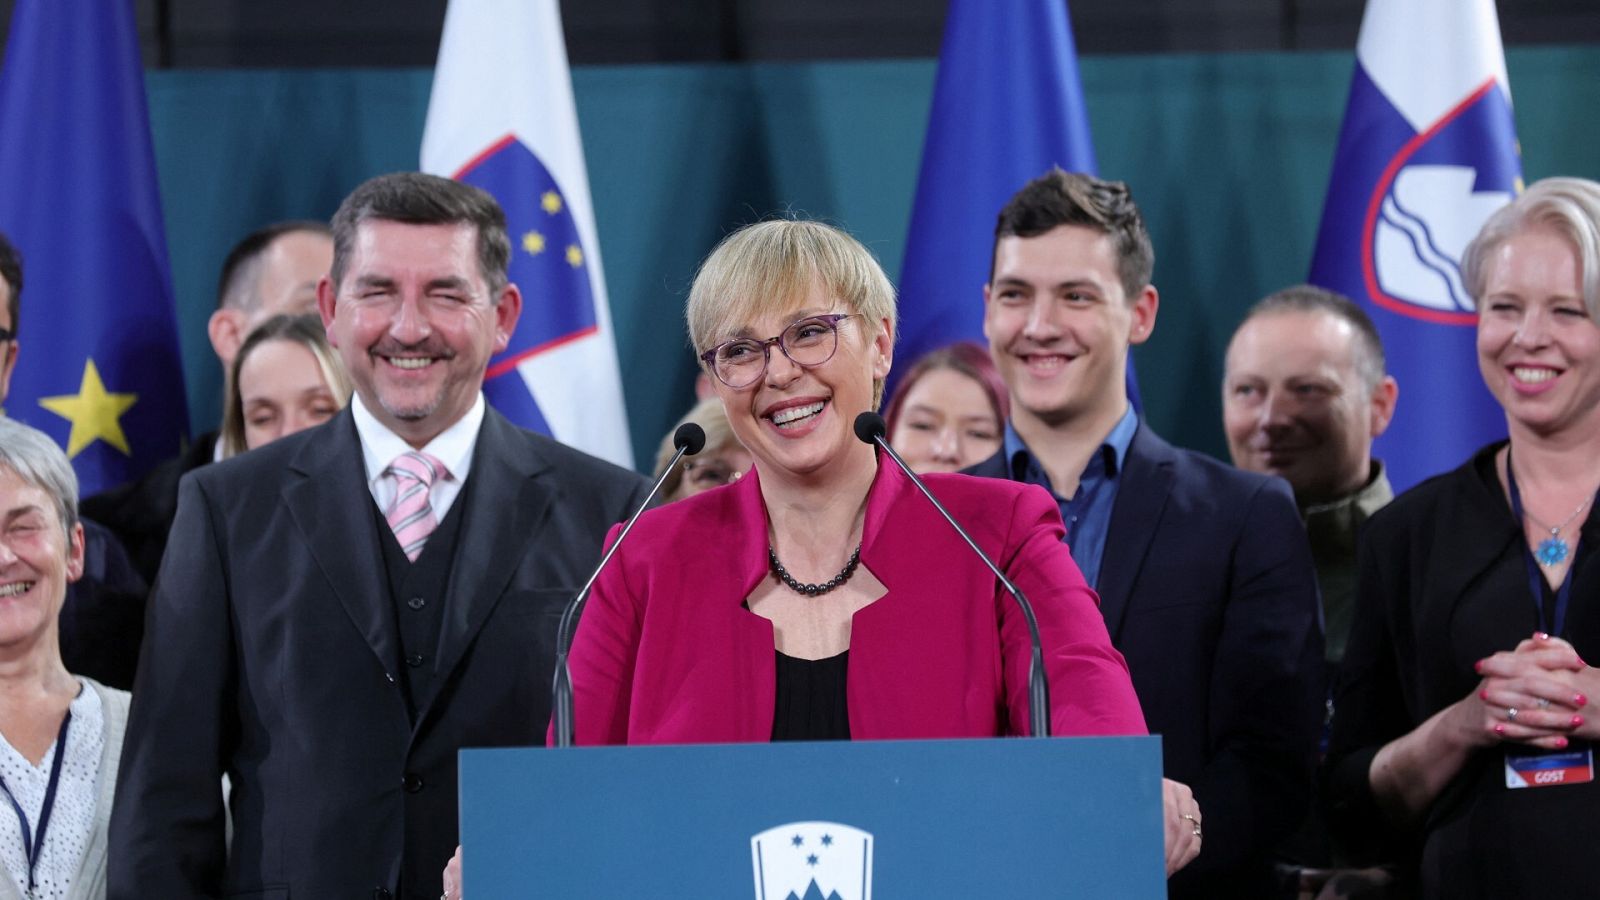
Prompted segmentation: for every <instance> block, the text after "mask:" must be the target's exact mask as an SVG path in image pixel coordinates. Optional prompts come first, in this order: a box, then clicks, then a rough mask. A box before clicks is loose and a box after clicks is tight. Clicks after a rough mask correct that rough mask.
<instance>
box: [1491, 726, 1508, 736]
mask: <svg viewBox="0 0 1600 900" xmlns="http://www.w3.org/2000/svg"><path fill="white" fill-rule="evenodd" d="M1494 733H1495V734H1499V735H1504V734H1505V733H1506V727H1505V726H1504V725H1496V726H1494Z"/></svg>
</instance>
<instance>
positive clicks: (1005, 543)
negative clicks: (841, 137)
mask: <svg viewBox="0 0 1600 900" xmlns="http://www.w3.org/2000/svg"><path fill="white" fill-rule="evenodd" d="M687 317H688V323H689V333H690V338H691V340H692V341H693V344H694V347H695V351H696V353H697V355H698V356H699V358H700V360H701V362H702V364H703V365H704V367H705V369H706V371H707V372H709V373H710V375H711V377H712V380H713V383H714V385H715V389H716V392H717V396H718V397H719V398H720V399H721V401H722V404H723V407H724V409H725V410H726V412H727V417H728V421H729V423H730V425H731V426H732V428H733V432H734V434H735V435H736V436H737V437H738V439H739V442H740V443H742V444H743V445H744V447H745V448H746V449H747V450H748V451H749V452H750V455H751V456H752V457H753V458H754V460H755V465H754V468H753V469H751V471H750V472H749V473H748V474H746V475H745V476H744V477H743V478H741V479H739V480H738V481H736V482H734V483H732V484H729V485H727V486H725V487H719V488H715V489H712V490H710V491H706V492H704V493H701V494H697V495H695V496H693V497H689V498H687V499H684V500H680V501H678V502H675V503H671V504H668V505H666V506H662V507H658V508H656V509H653V510H650V511H648V512H646V513H645V514H644V515H643V516H641V517H640V518H639V520H638V522H637V524H636V526H635V527H634V529H633V531H632V532H631V533H630V534H629V536H628V539H627V541H626V543H624V544H623V545H622V547H621V548H620V549H619V550H618V551H617V554H616V556H615V557H613V558H612V560H611V562H610V565H609V566H608V567H607V568H606V569H605V571H604V572H603V573H602V574H601V575H600V577H599V579H598V580H597V581H596V582H595V585H594V589H593V592H592V593H591V594H590V597H589V600H588V603H587V605H586V607H585V609H584V612H583V616H582V619H581V620H580V622H579V624H578V628H577V632H576V636H575V639H574V643H573V647H572V653H571V657H570V665H571V671H572V683H573V691H574V695H573V720H574V722H575V725H576V734H575V739H576V743H579V744H657V743H660V744H684V743H730V742H735V743H738V742H761V741H780V740H845V739H858V740H859V739H870V740H882V739H895V738H957V737H996V736H1002V735H1023V734H1028V733H1029V732H1030V722H1029V687H1028V682H1029V678H1028V669H1029V659H1030V655H1031V643H1030V640H1029V633H1028V628H1027V625H1026V623H1025V621H1024V618H1023V615H1022V613H1021V612H1020V610H1019V608H1018V606H1017V603H1016V601H1015V600H1014V599H1013V598H1012V597H1011V596H1010V595H1009V594H1008V593H1007V592H1005V591H1004V590H1003V589H1001V588H1000V586H999V585H998V584H997V583H996V579H995V577H994V575H993V573H991V572H990V571H989V570H988V569H987V568H986V567H985V566H984V564H983V563H982V562H981V561H980V560H979V558H978V557H977V556H976V555H975V554H974V553H973V552H972V550H971V549H970V548H969V547H968V546H967V545H966V544H965V543H964V542H963V541H962V539H961V538H960V537H959V536H958V535H957V534H956V533H955V531H954V530H953V529H952V528H951V527H950V525H949V524H948V523H946V522H945V521H944V520H943V519H942V518H941V517H940V516H939V514H938V512H937V510H936V509H935V508H934V507H933V505H932V504H930V503H929V502H928V500H927V498H926V497H924V496H922V495H921V494H920V493H919V492H918V491H917V489H916V486H915V485H914V484H913V483H912V482H911V481H910V479H909V477H908V476H907V475H906V474H904V473H903V472H902V471H901V470H900V469H899V468H898V467H897V466H896V465H895V463H894V462H893V461H892V460H891V459H889V458H888V457H887V456H886V455H883V454H880V453H879V452H878V450H877V448H876V447H875V446H873V445H869V444H867V443H864V442H863V441H862V440H860V439H858V438H857V436H856V433H855V428H854V423H855V420H856V417H857V416H858V415H859V414H861V413H863V412H866V411H869V410H876V409H877V408H878V405H879V402H880V400H881V399H882V394H883V385H884V379H885V378H886V377H887V376H888V374H889V366H890V363H891V361H892V359H893V349H894V334H895V297H894V288H893V287H892V286H891V285H890V283H889V279H888V278H887V277H886V276H885V275H884V274H883V270H882V269H881V268H880V267H879V266H878V263H877V261H876V260H875V259H873V257H872V255H871V254H870V253H869V252H868V251H867V249H866V248H865V247H863V246H861V244H860V243H858V242H857V241H856V240H855V239H854V238H852V237H850V236H849V235H847V234H845V233H844V232H842V231H839V230H838V229H835V228H832V227H830V226H827V225H823V224H820V223H816V222H805V221H768V222H762V223H759V224H756V225H751V226H749V227H746V228H744V229H742V230H740V231H737V232H735V233H734V234H732V235H730V236H729V237H727V238H726V239H725V240H723V241H722V243H721V244H719V245H718V246H717V248H716V249H715V250H713V251H712V253H711V255H710V256H709V257H707V258H706V260H705V262H704V263H702V264H701V267H700V271H699V273H698V274H697V275H696V277H695V281H694V284H693V286H692V287H691V289H690V292H689V301H688V308H687ZM926 481H927V484H928V486H929V487H930V488H931V489H932V491H933V493H934V494H935V495H936V496H938V497H939V499H940V501H941V502H942V503H943V504H944V505H945V506H946V507H947V508H948V509H949V510H950V512H951V513H952V514H953V515H954V517H955V519H956V520H957V521H958V522H960V523H962V525H963V526H964V527H966V528H967V529H968V530H969V531H970V532H971V534H972V536H973V538H974V539H975V541H976V542H977V543H978V545H979V546H981V547H982V548H983V549H984V551H985V552H986V553H987V554H988V555H989V556H990V557H991V558H992V559H993V560H995V561H996V563H997V564H998V565H999V566H1000V567H1001V569H1002V570H1003V571H1005V572H1006V575H1007V577H1008V578H1009V579H1011V580H1012V581H1013V582H1014V583H1015V584H1016V585H1017V587H1019V588H1020V589H1021V591H1022V592H1023V593H1024V594H1025V595H1027V596H1028V597H1029V598H1030V599H1031V600H1032V602H1033V605H1034V607H1035V610H1036V613H1037V617H1038V623H1039V632H1040V635H1041V637H1042V642H1043V648H1044V662H1045V668H1046V670H1047V672H1048V675H1049V683H1050V686H1051V692H1050V697H1051V704H1050V717H1051V722H1050V725H1051V732H1052V733H1053V734H1056V735H1142V734H1145V733H1146V728H1145V723H1144V716H1143V714H1142V712H1141V711H1140V708H1139V701H1138V698H1137V697H1136V696H1135V694H1134V690H1133V684H1132V682H1131V681H1130V680H1129V677H1128V670H1127V665H1126V663H1125V662H1124V661H1123V658H1122V655H1121V654H1120V653H1118V652H1117V650H1116V649H1115V648H1114V647H1112V645H1111V640H1110V638H1109V637H1108V635H1107V632H1106V627H1105V623H1104V620H1103V619H1102V617H1101V615H1100V611H1099V601H1098V599H1097V598H1096V596H1095V594H1094V592H1093V591H1092V590H1091V589H1090V588H1089V587H1088V585H1087V584H1086V583H1085V582H1084V579H1083V575H1082V574H1081V573H1080V572H1079V571H1078V568H1077V566H1076V564H1074V562H1073V560H1072V555H1071V553H1070V552H1069V551H1068V549H1067V547H1066V545H1064V544H1062V543H1061V537H1062V534H1063V531H1064V529H1063V526H1062V521H1061V516H1060V513H1059V511H1058V508H1057V506H1056V503H1055V501H1054V500H1053V499H1052V498H1051V497H1050V496H1049V495H1048V494H1047V493H1046V492H1045V491H1044V490H1043V489H1042V488H1039V487H1036V486H1032V485H1022V484H1017V483H1014V482H1010V481H1002V480H999V479H988V478H973V477H969V476H965V475H956V474H937V475H929V476H927V478H926ZM619 531H620V526H619V527H618V528H616V529H613V530H612V533H611V535H610V536H609V537H608V539H607V546H608V547H609V546H610V545H611V544H612V543H614V542H615V541H617V539H618V538H617V535H618V532H619ZM1163 788H1164V790H1163V804H1164V809H1163V816H1164V821H1165V828H1166V855H1167V859H1166V863H1167V871H1168V873H1169V874H1170V873H1171V872H1173V871H1176V870H1177V869H1178V868H1181V867H1182V866H1183V865H1184V864H1186V863H1187V862H1189V860H1191V859H1193V858H1194V856H1195V855H1196V854H1197V853H1199V851H1200V841H1201V827H1200V822H1201V818H1200V810H1199V808H1198V807H1197V805H1196V804H1195V802H1194V799H1193V797H1192V795H1191V794H1190V792H1189V790H1188V788H1186V787H1184V786H1183V785H1179V784H1177V783H1175V782H1165V783H1164V785H1163ZM459 874H460V854H459V852H458V854H457V857H456V859H455V860H453V861H452V862H451V864H450V868H448V869H447V870H446V872H445V876H444V880H445V887H446V896H447V897H448V898H449V900H458V898H459V896H460V895H459V894H456V893H454V892H455V891H457V890H459V885H460V880H459Z"/></svg>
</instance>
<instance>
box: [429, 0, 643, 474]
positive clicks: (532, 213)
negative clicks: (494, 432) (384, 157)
mask: <svg viewBox="0 0 1600 900" xmlns="http://www.w3.org/2000/svg"><path fill="white" fill-rule="evenodd" d="M422 169H423V171H425V172H431V173H433V174H435V175H444V176H447V177H450V178H454V179H457V180H459V181H464V182H467V183H469V184H473V185H476V186H478V187H481V188H483V189H484V190H487V191H488V192H489V193H491V194H493V195H494V196H495V198H496V199H497V200H499V201H500V205H501V206H502V207H504V208H505V211H506V223H507V226H508V228H509V230H510V235H511V280H512V281H513V282H515V283H516V284H517V286H518V287H520V288H521V290H522V296H523V309H522V319H521V321H520V322H518V324H517V330H516V333H515V334H514V335H513V336H512V338H511V345H510V346H509V347H507V348H506V349H505V351H504V352H502V353H500V354H499V355H497V356H495V357H494V359H492V360H490V362H489V371H488V374H487V377H486V378H485V381H484V395H485V396H486V397H487V398H488V401H489V404H490V405H491V406H493V407H494V408H495V409H497V410H499V411H500V412H501V413H502V414H504V415H505V416H506V417H507V418H509V419H510V420H511V421H513V422H515V423H516V424H518V425H521V426H522V427H524V428H529V429H532V430H534V431H541V432H543V433H545V434H549V435H552V436H553V437H555V438H556V439H557V440H560V441H562V442H563V443H566V444H570V445H572V446H574V447H577V448H578V449H580V450H584V451H586V452H589V453H592V454H594V455H596V456H599V457H601V458H603V459H607V460H610V461H612V462H614V463H617V464H619V465H622V466H627V467H630V468H631V467H632V465H633V451H632V447H631V445H630V443H629V440H628V422H627V415H626V411H625V408H624V406H623V401H622V380H621V376H620V373H619V371H618V367H617V351H616V343H615V340H614V338H613V332H612V328H611V315H610V311H609V309H608V307H607V303H606V285H605V276H604V274H603V273H602V270H601V266H600V244H599V239H598V237H597V234H596V231H595V221H594V208H593V205H592V204H591V203H590V199H589V175H588V169H587V167H586V166H585V164H584V158H583V144H582V141H581V139H580V137H579V133H578V115H577V109H576V105H575V104H574V102H573V98H572V76H571V73H570V72H569V71H568V68H567V50H566V43H565V39H564V37H563V35H562V31H561V12H560V9H559V8H558V7H557V5H556V0H452V2H451V3H450V6H449V9H448V10H447V12H446V13H445V23H444V34H443V37H442V38H441V40H440V43H439V62H438V66H437V67H436V69H435V70H434V77H433V94H432V96H431V97H430V98H429V102H428V119H427V124H426V126H425V127H424V130H423V136H422Z"/></svg>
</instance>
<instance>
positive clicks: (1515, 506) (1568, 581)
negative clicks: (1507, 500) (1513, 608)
mask: <svg viewBox="0 0 1600 900" xmlns="http://www.w3.org/2000/svg"><path fill="white" fill-rule="evenodd" d="M1506 489H1507V493H1509V494H1510V495H1511V514H1512V515H1514V516H1516V517H1517V527H1518V528H1519V529H1522V531H1523V533H1521V534H1518V535H1517V543H1518V544H1520V545H1521V546H1522V562H1523V565H1524V566H1525V567H1526V568H1527V570H1528V590H1529V591H1530V592H1532V594H1533V608H1534V611H1535V612H1537V613H1538V614H1539V630H1540V631H1542V632H1544V633H1545V634H1553V635H1555V636H1556V637H1560V636H1561V632H1562V630H1563V629H1565V628H1566V625H1567V603H1568V602H1569V601H1570V600H1572V573H1573V572H1574V571H1576V570H1577V568H1578V557H1577V554H1576V553H1574V554H1573V556H1572V561H1571V562H1570V563H1568V564H1567V577H1565V578H1563V579H1561V587H1559V588H1557V589H1556V620H1555V622H1554V623H1553V624H1554V625H1555V627H1554V628H1552V627H1550V626H1551V624H1552V623H1549V622H1546V621H1545V618H1544V575H1543V574H1542V573H1541V572H1540V571H1539V563H1538V562H1537V561H1536V560H1535V559H1534V558H1533V551H1532V550H1529V549H1528V536H1527V533H1526V531H1527V525H1526V524H1524V522H1523V517H1522V492H1521V491H1519V490H1517V475H1516V473H1515V472H1513V471H1512V470H1511V447H1510V446H1507V447H1506ZM1595 498H1596V500H1597V501H1600V493H1597V494H1596V495H1595ZM1578 527H1579V528H1582V527H1583V526H1582V523H1579V526H1578Z"/></svg>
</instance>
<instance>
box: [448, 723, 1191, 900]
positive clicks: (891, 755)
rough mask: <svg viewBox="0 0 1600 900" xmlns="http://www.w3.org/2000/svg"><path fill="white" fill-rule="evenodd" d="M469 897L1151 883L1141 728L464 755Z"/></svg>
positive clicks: (1155, 829)
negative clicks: (1122, 733)
mask: <svg viewBox="0 0 1600 900" xmlns="http://www.w3.org/2000/svg"><path fill="white" fill-rule="evenodd" d="M461 836H462V845H463V851H462V862H463V864H464V866H465V872H464V873H463V880H464V885H463V886H464V888H465V891H466V894H467V896H468V897H469V898H471V900H513V898H515V900H538V898H560V900H577V898H608V900H610V898H624V897H627V898H641V900H644V898H649V900H657V898H662V900H664V898H702V897H704V898H712V897H715V898H719V900H720V898H745V897H754V898H755V900H872V898H873V897H874V896H876V897H877V898H878V900H891V898H918V900H921V898H940V900H956V898H985V900H989V898H1008V897H1018V898H1020V897H1028V898H1038V897H1081V898H1096V900H1107V898H1117V900H1121V898H1128V900H1145V898H1150V900H1155V898H1161V897H1165V896H1166V882H1165V879H1164V877H1163V859H1164V853H1163V845H1162V826H1161V744H1160V740H1159V739H1158V738H1153V737H1142V738H1057V739H1049V740H1032V739H1020V738H1011V739H995V740H957V741H860V742H836V743H794V744H739V745H700V746H673V747H580V748H572V749H566V750H555V749H491V750H464V751H462V753H461Z"/></svg>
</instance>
